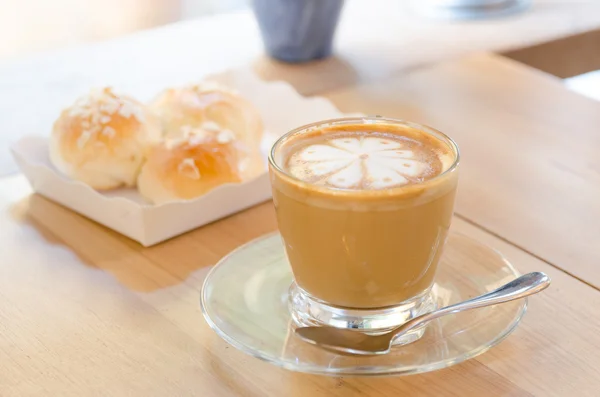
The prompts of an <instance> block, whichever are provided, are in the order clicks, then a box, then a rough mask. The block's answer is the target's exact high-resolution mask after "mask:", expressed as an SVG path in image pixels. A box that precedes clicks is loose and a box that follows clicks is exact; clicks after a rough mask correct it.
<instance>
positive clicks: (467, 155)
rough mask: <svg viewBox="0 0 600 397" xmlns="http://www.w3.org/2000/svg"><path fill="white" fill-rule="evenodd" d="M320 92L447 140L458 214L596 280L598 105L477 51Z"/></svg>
mask: <svg viewBox="0 0 600 397" xmlns="http://www.w3.org/2000/svg"><path fill="white" fill-rule="evenodd" d="M327 96H328V97H329V99H331V100H332V101H333V102H334V103H335V104H336V105H337V106H338V107H339V108H340V109H341V110H342V111H345V112H355V111H360V112H365V113H370V114H382V115H386V116H391V117H399V118H404V119H408V120H413V121H417V122H421V123H424V124H429V125H432V126H435V127H437V128H438V129H440V130H441V131H444V132H446V133H447V134H449V135H450V136H452V137H453V138H455V140H456V141H457V142H458V144H459V146H460V148H461V155H462V166H461V180H460V184H459V189H458V198H457V209H456V210H457V212H458V213H459V214H460V215H462V216H464V217H465V218H468V219H470V220H472V221H473V222H475V223H477V224H478V225H481V226H482V227H484V228H485V229H487V230H489V231H491V232H492V233H494V234H497V235H499V236H501V237H502V238H505V239H508V240H510V241H511V242H513V243H515V244H517V245H518V246H520V247H523V248H524V249H525V250H527V251H530V252H532V253H533V254H535V255H537V256H539V257H541V258H543V259H545V260H547V261H549V262H550V263H552V264H554V265H556V266H558V267H560V268H562V269H564V270H565V271H567V272H569V273H571V274H573V275H575V276H577V277H579V278H581V279H583V280H585V281H586V282H588V283H590V284H592V285H594V286H596V287H600V271H599V268H598V263H599V262H600V252H599V251H598V249H597V242H598V241H599V239H600V227H599V226H598V221H597V220H598V219H600V157H599V156H598V149H599V148H600V134H598V129H597V127H596V126H597V125H600V103H598V102H596V101H594V100H591V99H588V98H585V97H582V96H580V95H578V94H576V93H573V92H570V91H568V90H567V89H565V87H564V86H563V85H562V83H561V82H560V81H559V80H557V79H555V78H553V77H551V76H549V75H545V74H543V73H541V72H538V71H535V70H533V69H530V68H527V67H524V66H522V65H521V64H518V63H516V62H513V61H510V60H507V59H506V58H502V57H499V56H494V55H485V54H484V55H478V56H472V57H469V58H467V59H465V60H459V61H455V62H447V63H442V64H439V65H436V66H433V67H430V68H425V69H422V70H418V71H415V72H413V73H410V74H408V75H403V76H400V77H397V78H395V79H391V80H389V81H386V82H385V83H379V84H369V85H361V86H357V87H354V88H349V89H346V90H340V91H337V92H333V93H331V94H328V95H327Z"/></svg>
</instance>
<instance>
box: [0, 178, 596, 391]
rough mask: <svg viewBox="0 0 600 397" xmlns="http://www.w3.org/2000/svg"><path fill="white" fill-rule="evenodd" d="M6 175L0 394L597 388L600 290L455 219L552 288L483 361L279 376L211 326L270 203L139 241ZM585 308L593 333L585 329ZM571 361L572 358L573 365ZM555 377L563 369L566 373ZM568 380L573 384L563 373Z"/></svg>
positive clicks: (268, 221)
mask: <svg viewBox="0 0 600 397" xmlns="http://www.w3.org/2000/svg"><path fill="white" fill-rule="evenodd" d="M28 194H29V188H28V187H27V185H26V183H25V182H24V180H23V178H22V177H15V178H10V179H4V180H2V181H0V205H1V206H2V208H4V210H3V211H2V213H1V215H0V237H1V239H0V244H1V245H2V252H3V256H4V257H3V261H1V262H0V295H1V298H0V318H1V319H2V321H0V335H1V339H0V358H1V359H0V394H1V395H2V396H3V397H12V396H29V395H31V396H34V395H35V396H45V395H48V396H51V395H61V396H71V395H73V396H75V395H86V396H96V395H97V396H100V395H102V396H125V395H144V396H165V395H173V396H174V395H190V396H196V395H197V396H284V395H285V396H306V395H311V396H325V395H333V396H340V397H342V396H362V395H369V396H397V395H404V394H409V395H411V396H412V395H415V396H439V395H444V396H461V397H464V396H481V395H510V396H531V395H539V396H551V395H565V396H568V395H575V394H573V393H576V395H579V396H588V395H589V396H592V395H594V393H595V392H596V391H597V390H598V388H599V387H600V376H598V375H599V374H598V364H599V363H598V357H597V355H596V354H595V351H596V350H595V349H597V347H598V345H599V344H600V336H598V335H597V334H596V333H595V331H594V330H595V329H597V328H598V327H600V309H599V306H598V305H591V306H590V305H581V304H580V303H581V302H582V301H586V302H588V303H589V302H594V301H598V299H600V292H598V291H596V290H594V289H593V288H591V287H589V286H586V285H585V284H583V283H581V282H579V281H577V280H575V279H573V278H572V277H569V276H568V275H566V274H564V273H562V272H560V271H559V270H557V269H555V268H553V267H551V266H549V265H547V264H545V263H543V262H541V261H539V260H537V259H535V258H533V257H531V256H529V255H527V254H526V253H523V252H522V251H520V250H518V249H516V248H515V247H513V246H511V245H509V244H506V243H504V242H502V241H500V240H498V239H497V238H495V237H493V236H491V235H489V234H487V233H485V232H483V231H481V230H479V229H477V228H476V227H474V226H471V225H469V224H467V223H465V222H464V221H461V220H460V219H456V220H455V223H454V228H455V229H456V230H459V231H462V232H465V233H467V234H468V235H471V236H474V237H476V238H478V239H480V240H483V241H485V242H487V243H488V244H490V245H491V246H493V247H495V248H497V249H500V250H501V251H502V252H504V253H505V254H507V255H508V257H509V258H511V259H513V260H514V261H515V264H516V265H517V266H518V267H519V268H520V269H521V270H522V271H529V270H541V271H546V272H548V273H549V274H550V275H551V276H552V277H553V279H554V287H553V288H551V289H550V290H548V291H547V292H546V293H544V294H543V295H541V296H539V297H534V298H533V299H531V301H530V308H529V313H528V314H527V315H526V317H525V319H524V321H523V323H522V325H521V326H520V327H519V328H518V330H517V331H516V332H515V333H514V334H513V335H512V336H511V337H509V338H508V339H507V340H506V341H505V342H503V343H502V344H500V345H499V346H498V347H496V348H494V349H492V350H491V351H490V352H488V353H486V354H485V355H483V356H481V357H480V358H478V359H476V360H471V361H469V362H466V363H463V364H461V365H458V366H455V367H451V368H449V369H446V370H442V371H438V372H435V373H430V374H424V375H416V376H410V377H392V378H328V377H320V376H311V375H305V374H297V373H292V372H288V371H285V370H281V369H279V368H276V367H273V366H271V365H269V364H267V363H263V362H261V361H259V360H256V359H254V358H251V357H248V356H246V355H244V354H243V353H241V352H238V351H237V350H235V349H234V348H230V347H229V346H228V345H227V344H226V343H225V342H223V341H222V340H221V339H220V338H219V337H218V336H217V335H216V334H214V333H213V332H212V331H211V330H210V329H209V327H208V326H207V325H206V323H205V322H204V321H203V319H202V316H201V314H200V312H199V307H198V293H199V287H200V285H201V281H202V279H203V277H204V276H205V275H206V272H207V270H208V268H209V267H210V265H212V264H214V263H215V262H216V261H217V260H218V259H219V258H220V257H221V256H223V255H224V254H226V253H227V252H228V251H230V250H231V249H232V248H234V247H235V246H237V245H239V244H242V243H244V242H246V241H249V240H251V239H253V238H255V237H257V236H259V235H261V234H263V233H265V232H268V231H272V230H274V229H275V228H276V224H275V220H274V216H273V210H272V205H271V204H270V203H266V204H263V205H260V206H258V207H255V208H253V209H250V210H247V211H245V212H243V213H240V214H237V215H234V216H232V217H229V218H227V219H224V220H222V221H219V222H216V223H214V224H211V225H208V226H206V227H203V228H200V229H198V230H196V231H193V232H191V233H188V234H186V235H183V236H181V237H179V238H175V239H173V240H170V241H168V242H165V243H163V244H160V245H158V246H155V247H150V248H143V247H141V246H139V245H138V244H137V243H135V242H133V241H131V240H128V239H126V238H124V237H122V236H120V235H118V234H116V233H114V232H112V231H110V230H107V229H106V228H104V227H103V226H100V225H98V224H96V223H94V222H92V221H89V220H87V219H85V218H83V217H81V216H79V215H77V214H75V213H73V212H71V211H70V210H68V209H66V208H63V207H61V206H59V205H57V204H54V203H52V202H50V201H48V200H46V199H44V198H42V197H39V196H37V195H33V196H30V197H27V195H28ZM583 315H585V316H586V318H587V320H588V321H590V323H589V327H580V329H578V330H576V329H575V328H577V327H578V322H577V320H578V319H579V318H580V316H583ZM565 363H568V365H565ZM558 372H560V373H559V374H557V373H558ZM567 380H569V381H567Z"/></svg>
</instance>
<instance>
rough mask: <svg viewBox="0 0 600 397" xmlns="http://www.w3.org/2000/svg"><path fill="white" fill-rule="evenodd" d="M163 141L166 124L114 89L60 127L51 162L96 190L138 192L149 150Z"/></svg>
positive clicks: (87, 102)
mask: <svg viewBox="0 0 600 397" xmlns="http://www.w3.org/2000/svg"><path fill="white" fill-rule="evenodd" d="M160 136H161V128H160V122H159V121H158V119H157V118H156V117H155V116H153V115H152V114H151V113H150V111H149V110H148V109H147V108H145V107H144V105H142V104H141V103H139V102H137V101H136V100H134V99H132V98H130V97H127V96H122V95H117V94H115V93H114V92H113V91H112V90H111V89H110V88H104V89H100V90H93V91H92V92H90V93H89V94H88V95H86V96H84V97H82V98H80V99H78V100H77V101H76V102H75V104H73V106H71V107H69V108H67V109H65V110H64V111H63V112H62V113H61V115H60V117H59V118H58V120H56V122H55V123H54V127H53V129H52V135H51V138H50V159H51V161H52V163H53V164H54V166H55V167H56V168H58V170H59V171H61V172H62V173H64V174H65V175H67V176H69V177H70V178H73V179H75V180H78V181H81V182H84V183H86V184H88V185H89V186H91V187H93V188H95V189H99V190H104V189H113V188H117V187H121V186H134V185H135V182H136V179H137V176H138V174H139V170H140V167H141V165H142V163H143V161H144V155H145V150H146V148H147V147H148V145H149V144H151V143H154V142H156V141H158V139H160Z"/></svg>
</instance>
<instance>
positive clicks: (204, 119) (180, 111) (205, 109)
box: [150, 83, 264, 150]
mask: <svg viewBox="0 0 600 397" xmlns="http://www.w3.org/2000/svg"><path fill="white" fill-rule="evenodd" d="M150 106H151V108H152V109H153V111H155V112H156V114H157V115H158V116H159V117H160V118H161V120H162V123H163V127H164V129H165V132H166V136H167V137H177V136H180V131H181V128H182V127H184V126H191V127H194V128H197V127H202V126H203V124H205V123H216V124H217V125H218V127H219V128H220V129H226V130H230V131H232V132H233V133H234V134H235V136H236V138H237V139H238V140H239V141H241V142H243V143H244V144H245V145H246V146H247V147H248V148H249V150H253V148H254V147H258V146H260V141H261V138H262V134H263V129H264V128H263V123H262V118H261V116H260V113H259V112H258V109H256V107H255V106H254V105H253V104H252V103H251V102H249V101H248V100H246V99H244V98H242V97H241V96H239V95H238V94H236V93H235V92H233V91H231V90H227V89H225V88H223V87H220V86H218V85H216V84H213V83H204V84H198V85H191V86H187V87H182V88H171V89H167V90H165V91H163V92H162V93H161V94H159V95H158V96H157V97H156V98H155V100H154V101H153V102H152V104H151V105H150Z"/></svg>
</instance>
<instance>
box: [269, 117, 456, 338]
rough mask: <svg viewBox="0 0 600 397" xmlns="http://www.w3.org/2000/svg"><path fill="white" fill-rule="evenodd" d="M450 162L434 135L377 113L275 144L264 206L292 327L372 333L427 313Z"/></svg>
mask: <svg viewBox="0 0 600 397" xmlns="http://www.w3.org/2000/svg"><path fill="white" fill-rule="evenodd" d="M458 160H459V155H458V148H457V146H456V144H455V143H454V142H453V141H452V140H451V139H450V138H448V137H447V136H445V135H444V134H442V133H440V132H438V131H436V130H434V129H431V128H429V127H425V126H422V125H417V124H414V123H409V122H404V121H400V120H394V119H386V118H380V117H373V118H371V117H360V118H346V119H337V120H328V121H324V122H319V123H314V124H311V125H308V126H304V127H301V128H298V129H296V130H294V131H291V132H289V133H287V134H285V135H284V136H283V137H281V138H280V139H279V140H278V141H277V142H276V143H275V145H274V146H273V149H272V152H271V155H270V158H269V162H270V173H271V184H272V188H273V201H274V203H275V208H276V213H277V221H278V224H279V230H280V232H281V236H282V239H283V242H284V245H285V251H286V254H287V257H288V259H289V262H290V265H291V267H292V271H293V274H294V279H295V283H294V284H293V285H292V287H291V289H290V310H291V312H292V317H293V318H294V320H295V321H296V323H297V324H299V325H331V326H338V327H345V328H360V329H363V330H367V331H372V332H378V331H384V330H386V329H387V328H390V327H393V326H396V325H398V324H400V323H403V322H404V321H406V320H408V319H410V318H412V317H414V316H416V315H420V314H422V313H424V312H427V311H430V310H432V309H434V308H435V304H434V301H433V299H432V297H431V287H432V285H433V281H434V276H435V272H436V268H437V264H438V261H439V258H440V255H441V253H442V248H443V245H444V242H445V239H446V235H447V233H448V229H449V227H450V221H451V218H452V212H453V206H454V196H455V192H456V185H457V179H458V172H457V169H458ZM421 334H422V331H421ZM419 336H420V334H418V333H415V338H416V337H419ZM413 339H414V338H413Z"/></svg>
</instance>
